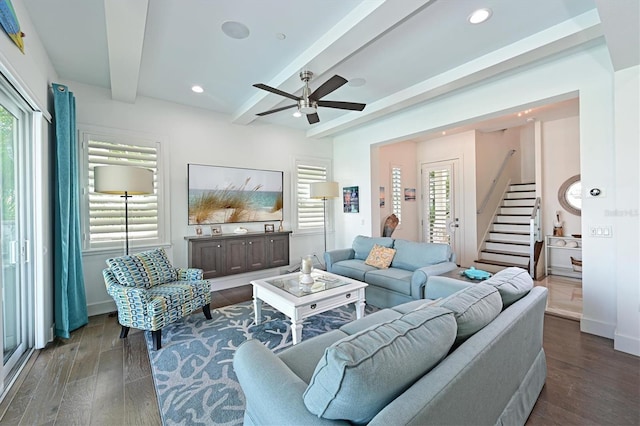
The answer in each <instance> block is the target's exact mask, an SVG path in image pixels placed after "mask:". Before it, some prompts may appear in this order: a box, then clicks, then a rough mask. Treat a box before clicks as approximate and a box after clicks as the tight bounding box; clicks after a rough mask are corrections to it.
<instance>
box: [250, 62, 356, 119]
mask: <svg viewBox="0 0 640 426" xmlns="http://www.w3.org/2000/svg"><path fill="white" fill-rule="evenodd" d="M312 77H313V73H312V72H311V71H301V72H300V80H302V81H303V82H304V88H303V89H302V96H296V95H292V94H291V93H287V92H283V91H282V90H279V89H276V88H274V87H271V86H267V85H266V84H262V83H258V84H254V85H253V87H257V88H258V89H262V90H266V91H267V92H271V93H275V94H276V95H280V96H284V97H285V98H289V99H292V100H294V101H296V103H295V104H293V105H287V106H285V107H281V108H275V109H272V110H269V111H265V112H261V113H259V114H256V115H259V116H263V115H267V114H273V113H274V112H279V111H284V110H285V109H289V108H294V107H298V111H300V112H301V113H302V114H306V115H307V120H308V121H309V124H314V123H317V122H319V121H320V117H318V112H317V110H318V107H326V108H336V109H347V110H351V111H362V110H363V109H364V107H365V106H366V104H359V103H355V102H341V101H323V100H321V98H323V97H325V96H326V95H328V94H329V93H331V92H333V91H334V90H336V89H338V88H340V87H342V86H343V85H344V84H345V83H346V82H347V80H346V79H345V78H344V77H340V76H339V75H334V76H333V77H331V78H330V79H329V80H327V81H325V82H324V83H323V84H321V85H320V87H318V88H317V89H316V90H314V91H313V92H311V89H310V88H309V80H311V78H312Z"/></svg>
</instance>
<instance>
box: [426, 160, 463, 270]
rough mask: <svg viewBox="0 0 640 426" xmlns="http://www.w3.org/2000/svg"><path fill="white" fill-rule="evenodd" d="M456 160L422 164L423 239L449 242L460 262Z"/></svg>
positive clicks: (459, 222) (460, 224) (434, 241)
mask: <svg viewBox="0 0 640 426" xmlns="http://www.w3.org/2000/svg"><path fill="white" fill-rule="evenodd" d="M457 170H458V160H457V159H453V160H447V161H438V162H434V163H425V164H423V165H422V168H421V171H422V203H423V205H422V212H423V213H422V214H423V217H422V230H423V236H422V238H423V241H425V242H429V243H444V244H450V245H451V249H452V250H453V252H454V253H455V254H456V258H457V261H458V262H460V258H461V257H460V255H461V253H460V249H461V244H460V237H461V236H460V227H461V226H462V223H461V221H460V216H459V214H458V213H457V207H458V204H459V203H458V202H457V199H456V190H455V188H456V185H455V175H456V171H457Z"/></svg>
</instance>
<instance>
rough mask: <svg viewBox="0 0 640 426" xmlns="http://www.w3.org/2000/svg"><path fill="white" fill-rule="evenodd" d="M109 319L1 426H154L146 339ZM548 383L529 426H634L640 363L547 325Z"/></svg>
mask: <svg viewBox="0 0 640 426" xmlns="http://www.w3.org/2000/svg"><path fill="white" fill-rule="evenodd" d="M249 299H251V286H243V287H238V288H234V289H229V290H224V291H220V292H214V293H213V296H212V304H211V307H212V308H213V309H215V308H218V307H221V306H226V305H230V304H234V303H238V302H241V301H245V300H249ZM119 332H120V327H119V325H118V323H117V318H116V317H115V316H109V315H99V316H95V317H91V318H90V320H89V324H88V325H87V326H85V327H83V328H81V329H79V330H76V331H74V332H73V333H72V336H71V338H70V339H67V340H63V339H56V341H54V342H53V343H51V344H49V345H47V347H46V348H45V349H43V350H41V351H37V352H36V353H35V354H34V355H33V356H32V357H31V359H30V360H29V363H28V365H27V366H26V367H25V369H24V370H23V371H22V373H21V374H20V376H19V377H18V379H17V381H16V383H15V384H14V386H13V387H12V389H11V390H10V391H9V393H8V395H7V396H6V397H5V399H4V400H3V401H2V403H1V404H0V416H2V418H1V419H0V425H44V424H47V425H72V424H74V425H89V424H91V425H125V424H126V425H158V424H160V423H161V421H160V415H159V412H158V403H157V399H156V395H155V390H154V387H153V380H152V378H151V368H150V365H149V358H148V355H147V351H146V347H145V342H144V335H143V333H142V332H141V331H139V330H134V329H131V331H130V333H129V337H128V338H126V339H120V338H119ZM544 347H545V351H546V355H547V365H548V375H547V382H546V385H545V387H544V389H543V390H542V394H541V395H540V398H539V399H538V402H537V403H536V406H535V407H534V409H533V412H532V413H531V416H530V417H529V420H528V421H527V425H532V426H537V425H554V424H558V425H560V424H562V425H634V426H637V425H640V404H639V401H640V358H638V357H634V356H632V355H628V354H624V353H621V352H617V351H614V350H613V347H612V342H611V341H610V340H607V339H604V338H601V337H596V336H592V335H589V334H583V333H580V330H579V324H578V322H576V321H572V320H569V319H564V318H559V317H555V316H551V315H546V317H545V330H544Z"/></svg>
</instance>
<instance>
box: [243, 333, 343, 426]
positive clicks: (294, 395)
mask: <svg viewBox="0 0 640 426" xmlns="http://www.w3.org/2000/svg"><path fill="white" fill-rule="evenodd" d="M233 368H234V370H235V372H236V376H237V377H238V381H239V382H240V386H241V387H242V391H243V392H244V395H245V399H246V402H247V410H246V412H245V415H246V416H249V417H250V419H251V420H252V423H253V424H269V425H302V424H304V425H327V424H342V425H347V424H349V423H347V422H337V421H333V420H324V419H320V418H318V417H317V416H316V415H314V414H312V413H311V412H309V410H307V407H306V406H305V405H304V400H303V398H302V395H303V393H304V391H305V390H306V389H307V383H305V382H304V381H303V380H302V379H301V378H299V377H298V376H296V375H295V374H294V373H293V372H292V371H291V370H290V369H289V367H287V365H286V364H285V363H284V362H283V361H282V360H281V359H280V358H278V357H277V356H276V355H275V354H274V353H273V352H272V351H271V350H269V349H268V348H266V347H265V346H264V345H263V344H262V343H260V342H259V341H258V340H255V339H252V340H247V341H246V342H244V343H243V344H241V345H240V346H239V347H238V349H237V350H236V353H235V355H234V357H233Z"/></svg>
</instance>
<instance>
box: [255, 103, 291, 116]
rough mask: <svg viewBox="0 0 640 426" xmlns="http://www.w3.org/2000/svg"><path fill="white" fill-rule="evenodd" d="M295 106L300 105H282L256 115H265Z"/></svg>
mask: <svg viewBox="0 0 640 426" xmlns="http://www.w3.org/2000/svg"><path fill="white" fill-rule="evenodd" d="M295 106H298V105H296V104H294V105H287V106H285V107H281V108H276V109H270V110H269V111H265V112H261V113H258V114H256V115H259V116H263V115H267V114H273V113H274V112H279V111H284V110H285V109H289V108H293V107H295Z"/></svg>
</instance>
